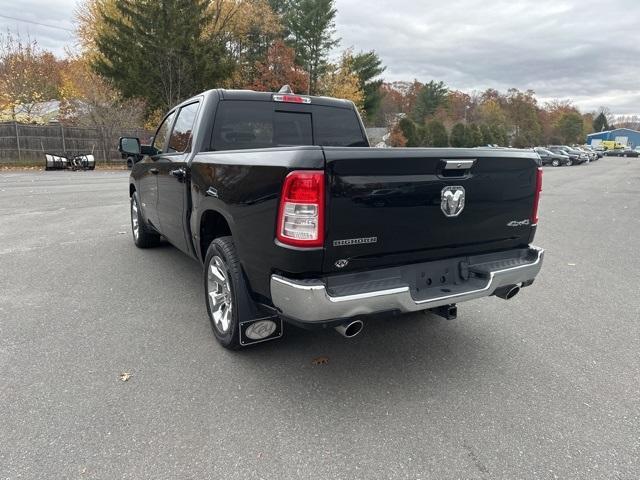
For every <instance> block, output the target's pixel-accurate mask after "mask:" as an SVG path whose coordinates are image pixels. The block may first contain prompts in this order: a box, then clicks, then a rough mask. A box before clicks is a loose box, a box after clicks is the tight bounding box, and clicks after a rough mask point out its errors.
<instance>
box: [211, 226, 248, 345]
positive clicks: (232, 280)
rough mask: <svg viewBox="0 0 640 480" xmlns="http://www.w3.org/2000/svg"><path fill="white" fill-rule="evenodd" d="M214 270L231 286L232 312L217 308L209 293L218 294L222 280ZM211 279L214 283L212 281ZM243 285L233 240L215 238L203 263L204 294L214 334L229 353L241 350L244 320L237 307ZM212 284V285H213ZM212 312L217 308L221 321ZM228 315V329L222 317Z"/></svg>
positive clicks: (229, 296)
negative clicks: (241, 332)
mask: <svg viewBox="0 0 640 480" xmlns="http://www.w3.org/2000/svg"><path fill="white" fill-rule="evenodd" d="M216 259H219V260H220V261H221V262H218V261H217V260H216ZM212 267H213V268H214V269H217V270H219V271H221V272H222V273H223V275H224V277H225V282H226V283H227V284H228V292H227V293H226V295H227V296H228V299H227V301H228V302H230V306H231V308H230V313H229V311H228V310H229V309H228V308H227V310H223V309H222V308H220V306H218V307H217V308H216V306H215V305H214V300H213V299H212V294H210V292H211V291H212V290H213V291H215V290H216V286H219V282H218V281H217V280H216V279H219V278H220V277H219V276H217V275H216V274H215V273H213V271H214V270H212ZM210 279H213V280H211V282H210ZM241 282H244V279H243V277H242V269H241V268H240V261H239V259H238V254H237V253H236V247H235V244H234V243H233V238H232V237H220V238H216V239H215V240H214V241H213V242H211V245H209V248H208V249H207V255H206V257H205V260H204V293H205V298H206V300H205V301H206V304H207V314H208V315H209V321H210V322H211V328H212V329H213V334H214V335H215V337H216V340H218V342H219V343H220V345H222V346H223V347H224V348H228V349H230V350H237V349H239V348H240V347H241V345H240V322H241V321H242V320H241V319H240V318H239V314H238V312H239V311H240V309H239V308H238V302H239V301H240V300H239V299H240V296H239V295H238V287H239V286H240V285H241ZM211 284H213V286H212V285H211ZM223 303H224V302H223ZM212 309H216V313H217V314H218V315H219V317H218V320H216V318H214V314H213V310H212ZM221 312H222V313H221ZM225 313H226V314H228V315H227V317H226V318H227V320H226V321H227V322H228V323H227V328H226V329H225V328H224V322H223V321H222V318H221V316H222V317H223V316H224V314H225Z"/></svg>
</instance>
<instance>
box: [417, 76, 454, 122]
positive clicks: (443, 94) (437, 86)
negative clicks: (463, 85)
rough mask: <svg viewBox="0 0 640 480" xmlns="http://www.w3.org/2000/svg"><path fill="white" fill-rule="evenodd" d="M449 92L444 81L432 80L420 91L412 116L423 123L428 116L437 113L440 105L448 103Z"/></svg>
mask: <svg viewBox="0 0 640 480" xmlns="http://www.w3.org/2000/svg"><path fill="white" fill-rule="evenodd" d="M448 93H449V90H448V89H447V86H446V85H445V84H444V82H436V81H434V80H431V81H430V82H429V83H427V84H426V85H424V86H423V87H422V89H420V91H419V92H418V96H417V98H416V103H415V105H414V107H413V110H412V112H411V118H413V120H414V121H415V122H417V123H423V122H424V121H425V119H426V118H427V117H429V116H430V115H433V114H434V113H435V111H436V110H437V109H438V107H440V106H443V105H445V104H446V102H447V95H448Z"/></svg>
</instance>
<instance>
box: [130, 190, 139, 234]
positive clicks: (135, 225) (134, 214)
mask: <svg viewBox="0 0 640 480" xmlns="http://www.w3.org/2000/svg"><path fill="white" fill-rule="evenodd" d="M131 229H132V230H133V238H134V239H136V240H138V237H139V236H140V215H139V213H138V201H137V200H136V198H135V197H132V198H131Z"/></svg>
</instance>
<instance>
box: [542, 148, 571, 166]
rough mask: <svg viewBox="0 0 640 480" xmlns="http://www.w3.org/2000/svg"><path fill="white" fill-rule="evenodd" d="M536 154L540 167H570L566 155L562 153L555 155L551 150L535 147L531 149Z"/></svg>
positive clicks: (569, 161) (569, 160)
mask: <svg viewBox="0 0 640 480" xmlns="http://www.w3.org/2000/svg"><path fill="white" fill-rule="evenodd" d="M533 151H534V152H536V153H537V154H538V156H539V157H540V160H541V161H542V165H551V166H552V167H559V166H560V165H567V166H568V165H571V163H572V162H571V159H570V158H569V156H568V155H564V154H562V153H555V152H552V151H551V150H547V149H546V148H543V147H536V148H534V149H533Z"/></svg>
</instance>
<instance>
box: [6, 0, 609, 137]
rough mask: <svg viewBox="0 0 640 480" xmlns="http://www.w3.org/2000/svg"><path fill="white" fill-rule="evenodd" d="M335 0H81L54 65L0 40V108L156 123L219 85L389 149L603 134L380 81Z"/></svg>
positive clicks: (556, 105)
mask: <svg viewBox="0 0 640 480" xmlns="http://www.w3.org/2000/svg"><path fill="white" fill-rule="evenodd" d="M336 13H337V10H336V6H335V2H334V0H163V1H161V2H157V1H155V0H83V1H82V2H81V3H80V4H79V5H78V7H77V9H76V14H75V15H76V20H77V40H78V44H79V48H80V49H79V53H77V54H73V55H68V56H67V57H66V58H62V59H59V58H56V57H55V56H54V55H53V54H51V52H47V51H43V50H41V49H40V48H39V47H38V45H37V42H35V41H33V40H31V39H25V40H23V39H20V38H17V37H15V36H11V35H4V36H2V37H1V38H0V111H2V113H3V116H4V117H5V118H6V117H9V118H12V119H15V120H21V121H27V122H29V121H37V118H38V115H37V112H36V111H35V110H36V106H37V105H38V104H39V103H41V102H43V101H46V100H59V101H60V105H61V112H60V113H61V114H60V117H61V121H63V122H68V123H76V124H80V125H84V126H94V127H101V128H103V129H108V128H114V127H115V126H121V127H126V128H128V127H139V126H142V125H143V124H144V125H145V126H147V127H148V128H155V125H157V124H158V122H159V120H160V118H161V116H162V115H163V114H164V113H165V112H166V111H167V110H168V109H169V108H171V107H172V106H173V105H175V104H177V103H179V102H180V101H182V100H184V99H186V98H188V97H190V96H192V95H195V94H197V93H199V92H201V91H203V90H206V89H209V88H216V87H225V88H248V89H254V90H262V91H277V90H278V89H280V87H281V86H283V85H285V84H288V85H290V86H291V87H292V88H293V90H294V91H295V92H297V93H306V94H311V95H327V96H333V97H339V98H346V99H349V100H351V101H353V102H354V103H355V104H356V106H357V107H358V109H359V111H360V112H361V114H362V116H363V118H364V120H365V123H366V124H367V125H369V126H383V127H389V128H390V129H391V130H392V135H391V139H390V143H391V144H393V145H397V146H435V147H440V146H454V147H462V146H477V145H486V144H499V145H513V146H516V147H525V146H531V145H538V144H547V143H579V142H581V141H582V139H583V137H584V135H585V134H586V133H589V132H591V131H600V130H602V129H608V128H610V127H611V123H612V118H611V115H610V113H609V112H608V111H607V110H606V109H601V111H600V112H594V113H586V114H583V113H581V112H580V111H579V110H578V109H577V108H576V107H575V106H574V105H573V104H572V103H571V102H570V101H553V102H549V103H546V104H544V105H540V104H539V103H538V101H537V99H536V97H535V95H534V92H532V91H520V90H517V89H510V90H508V91H506V92H499V91H497V90H494V89H488V90H486V91H484V92H473V93H465V92H462V91H459V90H455V89H451V88H449V87H448V86H447V85H446V84H445V83H444V82H442V81H436V80H431V81H428V82H425V83H422V82H420V81H418V80H414V81H413V82H384V80H383V78H382V75H383V73H384V72H385V66H384V65H383V62H382V60H381V59H380V57H379V56H378V54H377V53H376V52H375V51H360V52H355V51H353V50H352V49H350V48H347V49H344V50H342V53H341V54H340V55H339V56H338V57H337V60H334V61H331V55H332V54H334V53H335V52H336V50H337V49H338V48H339V45H340V39H339V38H338V37H337V36H336V31H335V17H336Z"/></svg>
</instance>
